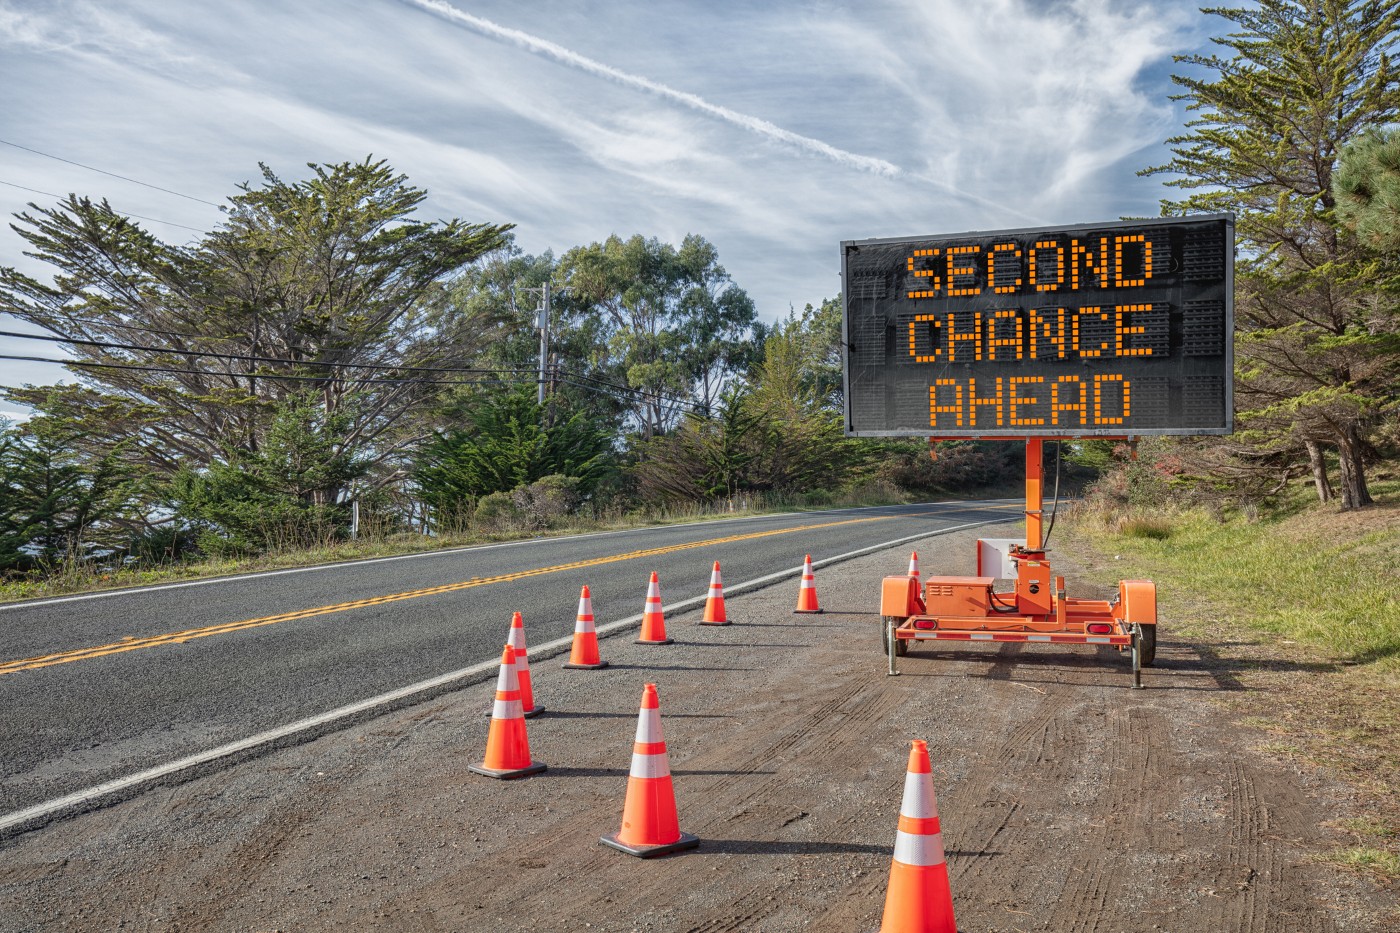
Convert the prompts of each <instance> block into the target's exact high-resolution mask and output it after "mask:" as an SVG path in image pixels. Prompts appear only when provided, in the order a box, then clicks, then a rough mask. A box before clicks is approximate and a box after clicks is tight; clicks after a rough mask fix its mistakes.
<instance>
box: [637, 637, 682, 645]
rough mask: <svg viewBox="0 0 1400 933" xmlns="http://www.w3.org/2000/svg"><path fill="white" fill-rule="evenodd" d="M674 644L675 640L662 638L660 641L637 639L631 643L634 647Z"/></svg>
mask: <svg viewBox="0 0 1400 933" xmlns="http://www.w3.org/2000/svg"><path fill="white" fill-rule="evenodd" d="M675 643H676V640H675V639H674V638H663V639H661V640H660V641H657V640H656V639H654V638H638V639H637V640H636V641H634V642H632V644H634V645H674V644H675Z"/></svg>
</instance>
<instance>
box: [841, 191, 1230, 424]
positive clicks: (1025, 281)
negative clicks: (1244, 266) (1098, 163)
mask: <svg viewBox="0 0 1400 933" xmlns="http://www.w3.org/2000/svg"><path fill="white" fill-rule="evenodd" d="M1234 242H1235V221H1234V216H1233V215H1231V214H1214V215H1207V216H1195V217H1189V218H1168V219H1161V220H1134V221H1127V222H1109V223H1093V224H1076V225H1073V226H1063V227H1041V228H1029V229H1024V230H1000V231H993V232H990V233H988V232H973V233H964V234H958V235H955V236H930V237H901V238H896V239H879V240H851V241H846V242H844V243H842V244H841V247H842V249H841V279H842V298H843V300H844V303H845V320H844V330H843V335H842V337H843V348H842V349H843V373H844V377H845V389H846V433H847V434H851V435H866V436H901V435H919V436H928V437H940V436H941V437H998V436H1001V437H1027V436H1052V437H1067V436H1093V435H1115V436H1121V435H1138V434H1229V433H1230V432H1231V430H1232V429H1233V428H1232V425H1233V411H1232V408H1233V405H1232V382H1231V374H1232V372H1233V359H1234V355H1233V349H1232V334H1233V330H1234V254H1235V253H1234Z"/></svg>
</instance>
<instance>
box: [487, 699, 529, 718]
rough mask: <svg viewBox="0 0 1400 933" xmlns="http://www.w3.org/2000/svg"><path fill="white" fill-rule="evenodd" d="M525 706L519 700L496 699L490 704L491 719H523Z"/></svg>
mask: <svg viewBox="0 0 1400 933" xmlns="http://www.w3.org/2000/svg"><path fill="white" fill-rule="evenodd" d="M524 716H525V706H524V704H523V702H522V701H520V700H497V701H496V702H495V703H494V704H493V705H492V706H491V718H492V719H523V718H524Z"/></svg>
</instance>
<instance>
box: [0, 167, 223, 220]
mask: <svg viewBox="0 0 1400 933" xmlns="http://www.w3.org/2000/svg"><path fill="white" fill-rule="evenodd" d="M0 185H9V186H10V187H11V188H18V189H19V190H21V191H28V192H29V193H30V194H42V195H44V196H45V197H49V198H58V199H60V200H62V199H63V195H61V194H54V193H53V192H52V191H40V190H39V189H38V188H30V187H27V186H25V185H17V184H15V183H14V182H12V181H5V180H3V179H0ZM122 213H123V215H124V216H126V217H135V218H136V219H138V220H149V221H150V222H151V223H155V224H165V225H166V226H168V227H179V228H180V229H182V230H193V231H194V232H195V233H204V232H206V231H204V230H201V229H199V228H198V227H189V226H186V225H185V224H177V223H175V221H173V220H161V219H160V218H159V217H146V216H144V215H142V214H128V213H126V212H125V211H123V212H122Z"/></svg>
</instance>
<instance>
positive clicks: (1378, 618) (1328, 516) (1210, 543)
mask: <svg viewBox="0 0 1400 933" xmlns="http://www.w3.org/2000/svg"><path fill="white" fill-rule="evenodd" d="M1392 498H1400V497H1392ZM1075 534H1076V537H1082V538H1084V539H1087V541H1088V543H1090V544H1093V545H1095V546H1097V547H1099V548H1100V549H1101V550H1106V551H1108V552H1109V553H1112V554H1115V555H1116V556H1117V557H1118V558H1119V559H1121V560H1123V561H1126V562H1127V563H1128V566H1129V567H1133V566H1140V567H1142V568H1144V570H1145V572H1144V573H1143V575H1144V576H1148V577H1153V576H1155V577H1157V578H1159V579H1158V586H1159V588H1160V587H1161V586H1162V582H1161V580H1162V578H1165V579H1167V580H1169V581H1170V585H1171V586H1172V587H1184V588H1187V589H1189V590H1190V591H1192V592H1194V593H1197V594H1199V595H1201V596H1202V597H1204V598H1206V599H1208V600H1209V601H1210V602H1211V603H1212V604H1214V605H1215V606H1216V607H1218V609H1219V610H1223V611H1224V612H1225V613H1227V614H1228V615H1230V616H1231V617H1233V618H1235V619H1238V620H1241V621H1244V622H1246V623H1247V624H1249V625H1250V626H1252V627H1254V628H1256V629H1258V630H1260V631H1262V632H1266V633H1269V634H1272V635H1277V636H1281V637H1283V638H1286V639H1289V640H1293V641H1298V642H1304V643H1306V644H1309V645H1312V646H1315V647H1317V648H1320V649H1322V650H1323V651H1325V652H1326V653H1327V654H1329V655H1330V656H1332V657H1335V658H1337V659H1340V660H1344V661H1348V662H1352V663H1369V662H1377V661H1379V662H1384V663H1385V665H1386V666H1387V667H1392V666H1393V669H1395V670H1397V671H1400V587H1396V586H1395V585H1394V583H1393V575H1394V562H1395V554H1396V552H1397V549H1400V504H1397V503H1396V502H1394V501H1392V502H1388V503H1386V504H1383V505H1378V506H1376V507H1374V508H1371V509H1364V510H1360V511H1357V512H1351V513H1337V512H1332V511H1329V512H1326V513H1321V514H1320V510H1311V511H1303V512H1298V513H1296V514H1292V515H1285V516H1283V517H1277V518H1271V519H1262V520H1258V521H1253V522H1251V521H1248V520H1246V519H1245V518H1243V517H1235V518H1231V519H1228V520H1226V521H1224V522H1222V521H1220V520H1219V519H1217V518H1215V517H1214V516H1212V515H1211V514H1210V513H1209V512H1207V511H1205V510H1190V511H1182V512H1177V513H1175V514H1173V515H1170V516H1160V515H1146V516H1127V517H1123V518H1118V519H1116V520H1109V521H1102V520H1101V521H1079V522H1077V523H1076V527H1075ZM1125 575H1126V574H1125Z"/></svg>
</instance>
